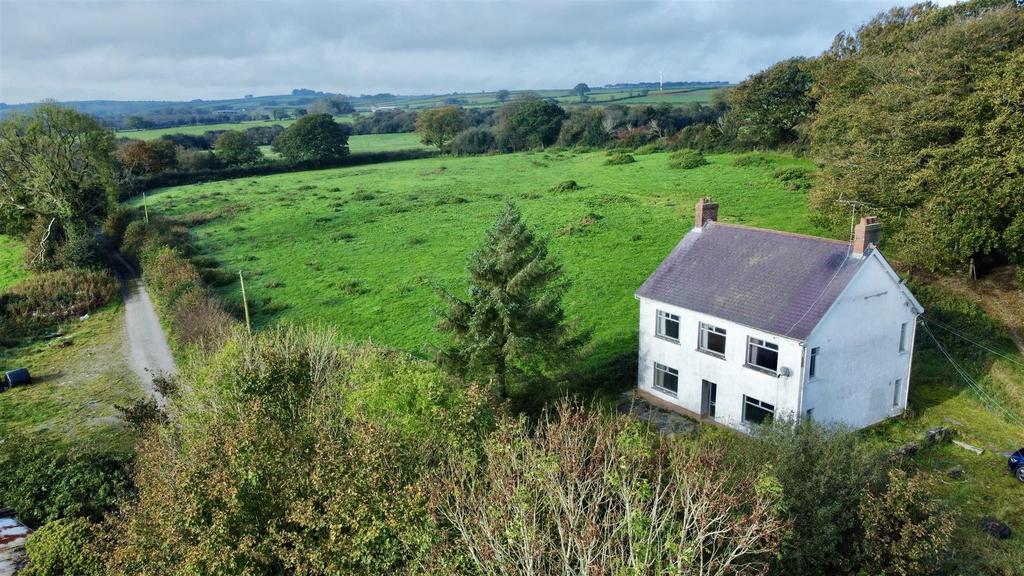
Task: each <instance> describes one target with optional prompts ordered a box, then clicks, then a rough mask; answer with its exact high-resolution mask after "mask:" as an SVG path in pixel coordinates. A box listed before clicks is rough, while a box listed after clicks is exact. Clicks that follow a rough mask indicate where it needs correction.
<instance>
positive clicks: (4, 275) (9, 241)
mask: <svg viewBox="0 0 1024 576" xmlns="http://www.w3.org/2000/svg"><path fill="white" fill-rule="evenodd" d="M24 251H25V244H24V242H21V241H19V240H16V239H14V238H11V237H10V236H4V235H3V234H0V292H3V291H4V290H6V289H7V288H9V287H11V286H13V285H15V284H17V283H18V282H19V281H21V280H22V279H23V278H25V277H26V276H28V270H27V269H26V268H25V261H24V260H23V257H22V254H23V252H24Z"/></svg>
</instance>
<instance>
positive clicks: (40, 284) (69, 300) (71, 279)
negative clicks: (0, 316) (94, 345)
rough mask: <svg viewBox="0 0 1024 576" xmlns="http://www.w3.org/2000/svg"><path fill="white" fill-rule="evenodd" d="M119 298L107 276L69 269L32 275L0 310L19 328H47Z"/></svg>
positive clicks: (7, 295) (15, 288)
mask: <svg viewBox="0 0 1024 576" xmlns="http://www.w3.org/2000/svg"><path fill="white" fill-rule="evenodd" d="M116 294H117V283H116V282H114V279H113V278H111V277H110V275H109V274H108V273H106V272H102V271H99V270H82V269H78V268H69V269H66V270H57V271H54V272H43V273H39V274H35V275H32V276H30V277H28V278H26V279H25V280H23V281H21V282H20V283H19V284H16V285H15V286H13V287H12V288H10V289H9V290H8V291H7V292H6V293H5V294H3V295H0V310H2V311H3V313H4V315H6V317H7V318H8V319H10V320H12V321H13V322H15V323H16V324H19V325H22V326H25V327H31V326H45V325H48V324H52V323H56V322H61V321H63V320H67V319H68V318H74V317H77V316H81V315H83V314H85V313H87V312H91V311H92V310H95V309H97V308H100V307H102V306H104V305H105V304H106V303H107V302H109V301H110V299H111V298H113V297H114V296H115V295H116Z"/></svg>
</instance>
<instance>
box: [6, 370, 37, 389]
mask: <svg viewBox="0 0 1024 576" xmlns="http://www.w3.org/2000/svg"><path fill="white" fill-rule="evenodd" d="M4 376H6V377H7V385H8V386H21V385H23V384H29V383H31V382H32V376H31V375H29V373H28V368H18V369H17V370H11V371H10V372H6V373H4Z"/></svg>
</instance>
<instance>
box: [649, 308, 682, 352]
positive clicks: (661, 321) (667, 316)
mask: <svg viewBox="0 0 1024 576" xmlns="http://www.w3.org/2000/svg"><path fill="white" fill-rule="evenodd" d="M666 321H668V322H675V323H676V334H677V336H676V337H675V338H673V337H671V336H669V335H668V334H666V333H665V330H664V327H665V323H666ZM682 330H683V322H682V319H681V318H680V317H679V315H678V314H672V313H671V312H666V311H664V310H658V313H657V314H656V315H655V320H654V335H655V336H656V337H658V338H661V339H662V340H667V341H669V342H673V343H675V344H679V336H678V335H680V334H682Z"/></svg>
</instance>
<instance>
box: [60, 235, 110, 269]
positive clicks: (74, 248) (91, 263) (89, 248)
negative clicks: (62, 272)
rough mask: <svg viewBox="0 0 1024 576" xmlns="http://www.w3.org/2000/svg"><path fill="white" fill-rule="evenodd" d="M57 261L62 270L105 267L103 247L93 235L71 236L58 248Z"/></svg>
mask: <svg viewBox="0 0 1024 576" xmlns="http://www.w3.org/2000/svg"><path fill="white" fill-rule="evenodd" d="M57 261H58V262H59V265H60V266H61V267H62V268H94V267H98V266H103V264H104V256H103V245H102V244H100V241H99V240H97V239H96V238H95V237H94V236H93V235H91V234H81V235H76V236H71V237H70V238H68V239H67V240H65V241H64V243H63V244H61V245H60V247H58V248H57Z"/></svg>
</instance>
